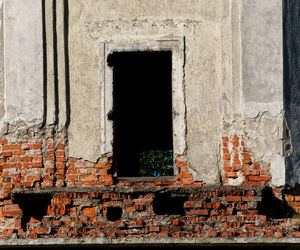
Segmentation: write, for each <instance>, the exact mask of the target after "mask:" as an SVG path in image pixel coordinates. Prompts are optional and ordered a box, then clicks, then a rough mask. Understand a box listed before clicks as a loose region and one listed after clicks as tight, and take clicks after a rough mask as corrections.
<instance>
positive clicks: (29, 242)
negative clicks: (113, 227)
mask: <svg viewBox="0 0 300 250" xmlns="http://www.w3.org/2000/svg"><path fill="white" fill-rule="evenodd" d="M173 244H176V245H173ZM218 244H226V245H232V244H235V245H236V244H238V245H241V246H242V245H244V244H247V246H248V247H249V246H251V245H257V244H280V245H283V244H292V245H294V244H300V238H264V237H251V238H192V239H186V238H151V239H149V238H132V239H128V238H127V239H107V238H93V239H92V238H85V239H66V238H59V239H58V238H54V239H44V238H40V239H17V238H14V237H12V238H11V239H8V240H0V247H8V246H9V247H13V246H59V245H60V246H62V245H65V246H71V245H72V246H76V245H87V246H88V245H91V246H92V245H102V246H103V247H112V245H113V246H116V247H117V246H119V247H120V246H124V247H126V246H127V247H129V246H141V245H143V246H147V245H148V246H162V245H163V246H173V247H189V246H197V245H202V246H203V245H207V246H217V245H218ZM249 244H250V245H249Z"/></svg>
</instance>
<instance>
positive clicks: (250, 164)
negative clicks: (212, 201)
mask: <svg viewBox="0 0 300 250" xmlns="http://www.w3.org/2000/svg"><path fill="white" fill-rule="evenodd" d="M222 153H223V176H222V181H223V183H224V184H227V183H230V180H235V179H237V178H238V177H241V176H242V181H241V182H240V184H241V185H250V186H268V185H269V184H270V183H269V182H270V180H271V178H270V174H269V173H268V171H267V170H266V169H262V167H261V165H260V164H259V162H256V161H255V159H254V157H253V156H252V154H251V153H250V152H249V151H248V149H247V148H246V146H245V143H244V138H243V136H240V137H238V136H237V135H235V136H234V137H233V138H228V137H223V138H222Z"/></svg>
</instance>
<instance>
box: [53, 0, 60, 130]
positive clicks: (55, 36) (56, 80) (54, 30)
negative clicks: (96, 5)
mask: <svg viewBox="0 0 300 250" xmlns="http://www.w3.org/2000/svg"><path fill="white" fill-rule="evenodd" d="M52 11H53V12H52V13H53V67H54V99H55V124H58V123H59V116H58V114H59V89H58V64H57V63H58V61H57V27H56V23H57V18H56V0H53V9H52Z"/></svg>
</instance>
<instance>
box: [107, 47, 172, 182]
mask: <svg viewBox="0 0 300 250" xmlns="http://www.w3.org/2000/svg"><path fill="white" fill-rule="evenodd" d="M107 61H108V65H109V66H113V111H112V112H111V113H110V114H109V117H108V118H109V119H111V120H112V121H113V135H114V141H113V155H114V159H113V162H114V169H115V170H117V175H118V176H120V177H137V176H170V175H173V133H172V52H171V51H156V52H146V51H145V52H115V53H113V54H111V55H110V56H109V57H108V60H107Z"/></svg>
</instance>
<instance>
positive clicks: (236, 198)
mask: <svg viewBox="0 0 300 250" xmlns="http://www.w3.org/2000/svg"><path fill="white" fill-rule="evenodd" d="M226 200H227V201H229V202H235V201H241V200H242V198H241V196H227V197H226Z"/></svg>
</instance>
